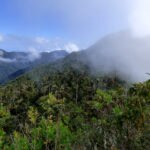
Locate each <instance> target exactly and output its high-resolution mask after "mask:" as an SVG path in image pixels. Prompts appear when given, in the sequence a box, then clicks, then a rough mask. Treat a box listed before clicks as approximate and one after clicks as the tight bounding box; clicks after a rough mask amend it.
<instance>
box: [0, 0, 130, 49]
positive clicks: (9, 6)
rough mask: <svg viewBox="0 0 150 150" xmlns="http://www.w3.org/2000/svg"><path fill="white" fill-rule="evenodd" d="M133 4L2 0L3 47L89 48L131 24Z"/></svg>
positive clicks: (89, 0) (0, 32)
mask: <svg viewBox="0 0 150 150" xmlns="http://www.w3.org/2000/svg"><path fill="white" fill-rule="evenodd" d="M130 4H131V1H129V0H126V1H124V0H123V1H122V0H0V48H3V49H6V50H9V51H11V50H18V51H22V50H23V51H25V50H27V49H28V48H30V47H34V48H36V49H38V50H39V51H42V50H49V51H50V50H53V49H64V48H68V49H72V50H73V49H74V50H78V49H82V48H86V47H88V46H90V45H91V44H93V43H95V42H96V41H97V40H99V39H100V38H101V37H103V36H105V35H107V34H109V33H111V32H116V31H119V30H122V29H126V28H128V22H127V20H128V15H129V14H128V13H129V9H130Z"/></svg>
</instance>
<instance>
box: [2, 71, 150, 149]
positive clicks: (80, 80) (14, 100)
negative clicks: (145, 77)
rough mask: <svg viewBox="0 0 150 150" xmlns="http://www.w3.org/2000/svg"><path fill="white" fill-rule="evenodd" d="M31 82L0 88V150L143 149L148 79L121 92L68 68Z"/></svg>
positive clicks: (147, 132)
mask: <svg viewBox="0 0 150 150" xmlns="http://www.w3.org/2000/svg"><path fill="white" fill-rule="evenodd" d="M37 80H38V82H37ZM37 80H32V79H31V77H30V78H29V76H28V75H26V76H22V77H21V78H19V79H17V80H16V81H13V82H11V83H9V84H8V85H6V86H3V87H1V88H0V149H2V150H43V149H45V150H110V149H111V150H148V149H149V147H150V145H149V141H150V124H149V122H150V120H149V118H150V110H149V104H150V81H147V82H145V83H139V84H135V85H133V86H132V87H130V88H127V87H126V86H125V85H124V84H123V82H121V81H120V80H119V79H117V78H116V77H114V78H113V77H112V78H109V77H106V76H105V77H98V76H97V77H93V76H90V75H89V74H88V73H86V72H80V73H79V72H78V71H76V70H74V69H69V70H65V71H63V72H51V73H45V74H44V75H41V77H40V78H38V79H37Z"/></svg>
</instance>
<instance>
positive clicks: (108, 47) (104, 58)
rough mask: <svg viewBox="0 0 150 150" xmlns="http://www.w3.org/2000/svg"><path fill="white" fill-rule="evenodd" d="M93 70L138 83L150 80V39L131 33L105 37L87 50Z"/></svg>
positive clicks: (123, 32)
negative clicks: (149, 74)
mask: <svg viewBox="0 0 150 150" xmlns="http://www.w3.org/2000/svg"><path fill="white" fill-rule="evenodd" d="M85 53H86V57H87V59H88V60H89V64H90V65H91V66H92V67H91V68H93V70H97V71H98V72H99V71H101V72H104V73H107V74H109V73H112V72H114V73H116V74H118V75H119V76H121V77H123V78H125V79H126V80H129V81H133V82H138V81H144V80H147V79H148V78H149V76H148V75H147V74H146V73H147V72H150V59H149V56H150V37H140V38H139V37H138V38H137V37H135V36H133V35H132V34H131V33H130V31H128V30H126V31H120V32H118V33H113V34H110V35H107V36H105V37H104V38H102V39H101V40H99V41H98V42H97V43H96V44H94V45H92V46H91V47H89V48H88V49H87V50H86V52H85Z"/></svg>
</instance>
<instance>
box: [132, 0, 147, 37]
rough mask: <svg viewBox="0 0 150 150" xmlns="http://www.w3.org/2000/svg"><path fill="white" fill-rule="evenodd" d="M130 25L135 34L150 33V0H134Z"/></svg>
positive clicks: (143, 35)
mask: <svg viewBox="0 0 150 150" xmlns="http://www.w3.org/2000/svg"><path fill="white" fill-rule="evenodd" d="M129 25H130V28H131V31H132V33H133V35H134V36H137V37H145V36H149V35H150V0H133V2H132V9H131V13H130V15H129Z"/></svg>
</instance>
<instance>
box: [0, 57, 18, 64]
mask: <svg viewBox="0 0 150 150" xmlns="http://www.w3.org/2000/svg"><path fill="white" fill-rule="evenodd" d="M15 61H16V59H8V58H2V57H0V62H5V63H11V62H15Z"/></svg>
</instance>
